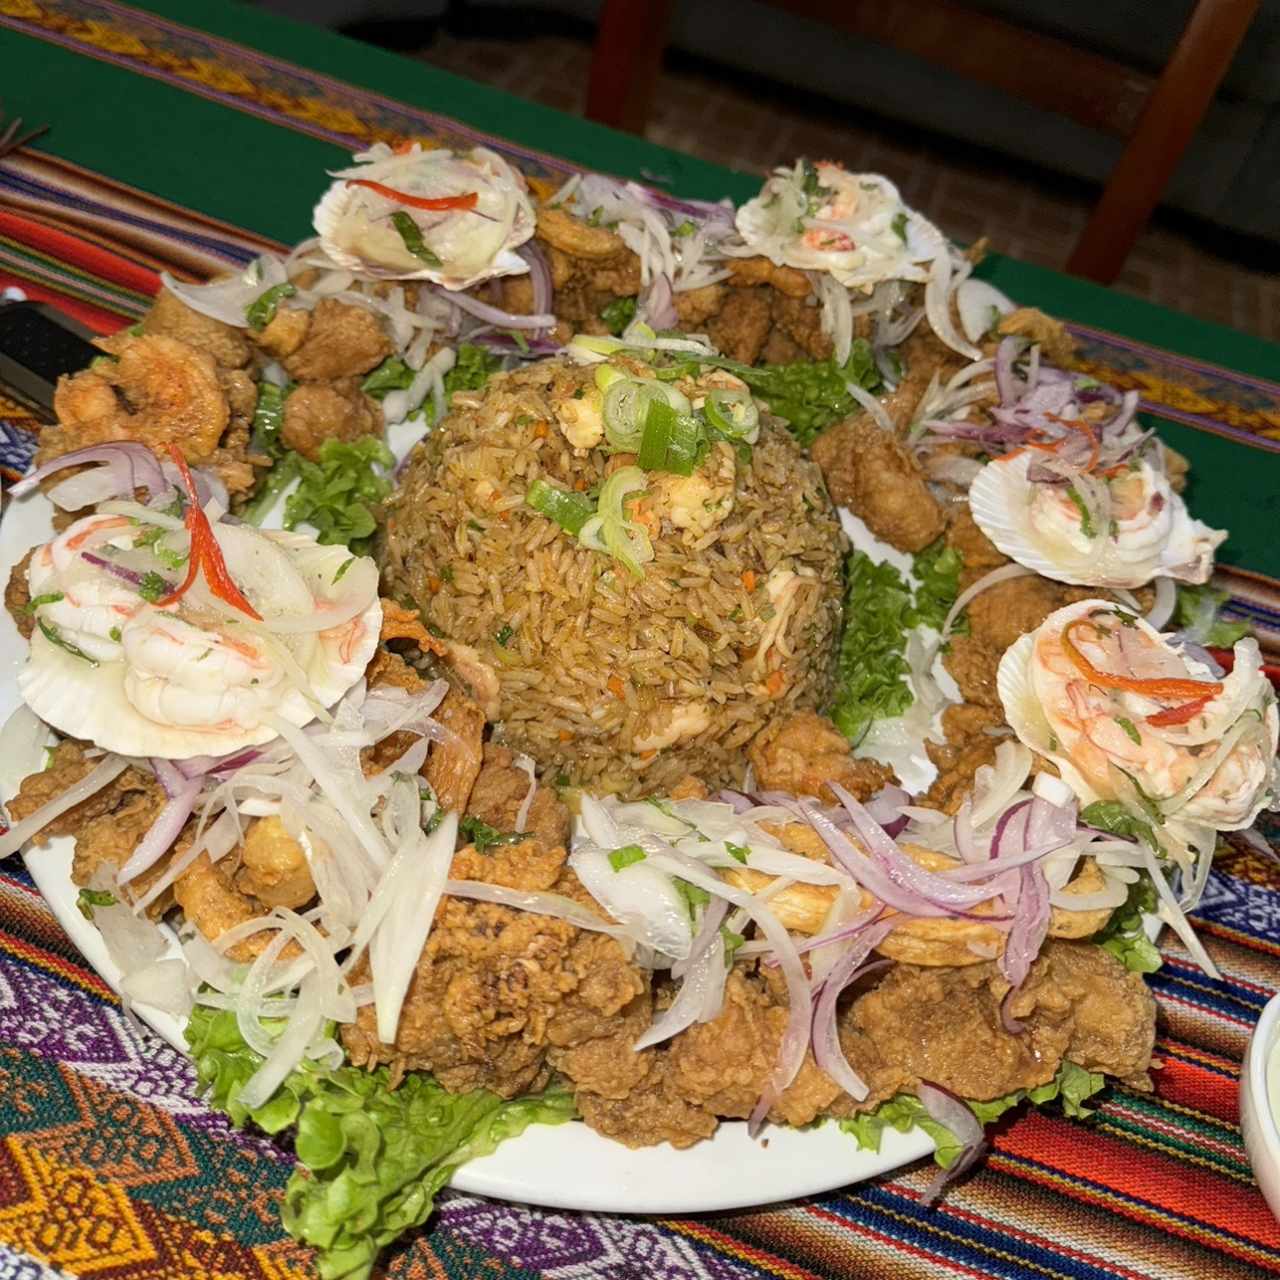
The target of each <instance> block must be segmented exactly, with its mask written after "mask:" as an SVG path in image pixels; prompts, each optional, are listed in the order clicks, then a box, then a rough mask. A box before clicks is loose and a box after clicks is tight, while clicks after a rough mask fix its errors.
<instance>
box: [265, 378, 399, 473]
mask: <svg viewBox="0 0 1280 1280" xmlns="http://www.w3.org/2000/svg"><path fill="white" fill-rule="evenodd" d="M382 425H383V424H382V410H381V409H380V408H379V407H378V404H377V402H376V401H375V400H371V399H370V398H369V397H368V396H367V395H365V394H364V392H363V391H361V390H360V380H359V379H358V378H340V379H338V380H337V381H335V382H303V383H300V384H299V385H298V386H296V387H295V388H294V389H293V391H292V392H291V393H290V394H289V396H288V398H287V399H286V400H285V402H284V416H283V420H282V422H281V425H280V438H281V440H283V441H284V443H285V445H286V446H287V447H288V448H290V449H293V450H295V451H296V452H298V453H300V454H302V456H303V457H304V458H309V459H310V460H311V461H312V462H317V461H319V458H320V446H321V445H322V444H324V442H325V441H326V440H358V439H359V438H360V437H361V436H372V435H381V433H382Z"/></svg>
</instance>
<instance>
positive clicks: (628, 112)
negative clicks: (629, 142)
mask: <svg viewBox="0 0 1280 1280" xmlns="http://www.w3.org/2000/svg"><path fill="white" fill-rule="evenodd" d="M671 5H672V0H605V3H604V5H603V7H602V8H601V10H600V25H599V27H598V29H597V31H596V43H595V49H594V51H593V52H592V55H591V76H590V79H589V80H588V82H587V119H588V120H596V121H598V122H599V123H600V124H607V125H611V126H612V127H613V128H615V129H625V130H626V131H627V132H628V133H638V134H641V135H642V136H643V134H644V130H645V125H646V124H648V122H649V107H650V106H651V104H652V101H653V88H654V84H655V82H656V81H657V78H658V72H659V71H660V69H661V67H662V51H663V49H665V48H666V44H667V25H668V23H669V21H670V18H671Z"/></svg>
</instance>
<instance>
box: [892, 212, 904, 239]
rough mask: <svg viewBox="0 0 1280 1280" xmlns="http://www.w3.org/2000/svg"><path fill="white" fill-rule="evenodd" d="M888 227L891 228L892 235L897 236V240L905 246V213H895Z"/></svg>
mask: <svg viewBox="0 0 1280 1280" xmlns="http://www.w3.org/2000/svg"><path fill="white" fill-rule="evenodd" d="M889 226H890V227H892V228H893V234H894V235H895V236H897V237H898V239H899V240H901V241H902V243H903V244H906V243H907V215H906V213H905V211H902V210H900V211H899V212H897V213H895V214H894V215H893V221H892V222H891V223H889Z"/></svg>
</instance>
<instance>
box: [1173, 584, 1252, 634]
mask: <svg viewBox="0 0 1280 1280" xmlns="http://www.w3.org/2000/svg"><path fill="white" fill-rule="evenodd" d="M1228 599H1229V596H1228V593H1227V592H1225V591H1220V590H1219V589H1218V588H1217V587H1210V586H1203V587H1196V586H1192V585H1190V584H1189V583H1184V582H1180V583H1179V584H1178V599H1177V603H1176V604H1175V605H1174V609H1173V623H1172V627H1171V629H1177V630H1180V631H1186V632H1187V634H1188V636H1189V637H1190V639H1192V640H1194V641H1195V642H1196V644H1202V645H1207V646H1208V647H1209V648H1211V649H1230V648H1231V646H1232V645H1234V644H1235V642H1236V641H1237V640H1242V639H1243V638H1244V637H1245V636H1247V635H1249V634H1250V633H1251V632H1252V630H1253V628H1252V627H1250V626H1249V624H1248V623H1247V622H1224V621H1222V619H1221V618H1220V617H1219V616H1218V615H1219V613H1220V612H1221V610H1222V606H1223V605H1224V604H1226V602H1227V600H1228Z"/></svg>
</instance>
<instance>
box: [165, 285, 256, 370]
mask: <svg viewBox="0 0 1280 1280" xmlns="http://www.w3.org/2000/svg"><path fill="white" fill-rule="evenodd" d="M142 331H143V333H151V334H160V335H161V336H162V337H166V338H177V339H178V341H179V342H185V343H186V344H187V345H188V346H190V347H194V348H195V349H196V350H197V351H205V352H207V353H208V354H209V355H211V356H212V357H213V358H214V360H215V361H216V362H217V363H218V364H219V365H221V366H222V368H224V369H243V368H244V367H245V365H247V364H248V363H249V360H250V359H251V358H252V356H253V348H252V347H251V346H250V345H249V341H248V339H247V338H246V337H245V332H244V330H243V329H237V328H236V327H235V326H234V325H230V324H225V323H224V322H223V321H221V320H215V319H214V318H213V317H212V316H206V315H202V314H201V313H200V312H199V311H194V310H192V308H191V307H189V306H187V304H186V303H185V302H183V301H182V299H181V298H179V297H178V296H177V294H174V293H170V292H169V290H168V289H161V290H160V292H159V293H158V294H157V295H156V300H155V302H153V303H152V304H151V310H150V311H148V312H147V314H146V315H145V316H143V317H142Z"/></svg>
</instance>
